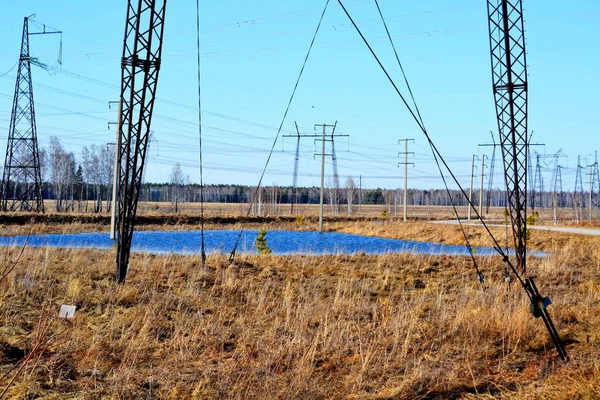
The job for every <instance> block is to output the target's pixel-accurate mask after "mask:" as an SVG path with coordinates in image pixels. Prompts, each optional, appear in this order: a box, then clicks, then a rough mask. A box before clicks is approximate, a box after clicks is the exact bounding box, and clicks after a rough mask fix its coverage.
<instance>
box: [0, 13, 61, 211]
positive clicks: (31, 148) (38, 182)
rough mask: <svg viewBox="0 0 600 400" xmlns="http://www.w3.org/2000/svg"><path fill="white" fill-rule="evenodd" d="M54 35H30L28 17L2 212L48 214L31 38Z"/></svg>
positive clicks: (14, 107) (5, 162)
mask: <svg viewBox="0 0 600 400" xmlns="http://www.w3.org/2000/svg"><path fill="white" fill-rule="evenodd" d="M54 33H61V32H60V31H54V30H52V31H47V30H46V26H44V29H43V31H41V32H29V17H25V19H24V21H23V37H22V39H21V53H20V55H19V67H18V69H17V82H16V85H15V97H14V100H13V106H12V114H11V116H10V127H9V129H8V142H7V144H6V157H5V159H4V173H3V175H2V188H1V191H2V204H1V208H2V211H34V212H42V213H43V212H44V201H43V198H42V176H41V170H40V153H39V150H38V140H37V129H36V125H35V107H34V101H33V83H32V80H31V62H32V61H34V62H35V61H36V60H35V59H32V57H30V54H29V36H30V35H44V34H54Z"/></svg>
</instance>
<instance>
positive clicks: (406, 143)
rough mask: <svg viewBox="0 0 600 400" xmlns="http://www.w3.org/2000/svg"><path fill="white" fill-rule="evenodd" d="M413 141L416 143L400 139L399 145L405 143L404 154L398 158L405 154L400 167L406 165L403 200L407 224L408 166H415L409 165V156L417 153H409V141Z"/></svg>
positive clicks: (404, 217) (404, 218)
mask: <svg viewBox="0 0 600 400" xmlns="http://www.w3.org/2000/svg"><path fill="white" fill-rule="evenodd" d="M409 140H412V142H413V143H414V142H415V139H400V140H398V143H400V142H404V152H402V153H398V156H400V154H404V162H403V163H398V166H400V165H402V164H404V199H403V204H404V214H403V215H404V216H403V220H404V222H406V219H407V217H408V208H407V204H406V203H407V201H408V195H407V193H408V164H411V165H415V164H414V163H409V162H408V155H409V154H410V155H414V154H415V153H413V152H410V153H409V152H408V141H409Z"/></svg>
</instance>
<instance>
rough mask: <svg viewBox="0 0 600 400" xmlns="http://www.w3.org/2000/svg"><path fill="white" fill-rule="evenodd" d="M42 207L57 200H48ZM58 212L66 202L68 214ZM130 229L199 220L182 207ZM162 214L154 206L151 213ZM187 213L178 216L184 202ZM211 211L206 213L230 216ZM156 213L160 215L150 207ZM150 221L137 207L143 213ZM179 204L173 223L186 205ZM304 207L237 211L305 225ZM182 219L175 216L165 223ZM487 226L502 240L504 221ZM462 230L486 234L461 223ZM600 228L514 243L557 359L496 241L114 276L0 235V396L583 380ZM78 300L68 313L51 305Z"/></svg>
mask: <svg viewBox="0 0 600 400" xmlns="http://www.w3.org/2000/svg"><path fill="white" fill-rule="evenodd" d="M54 217H60V215H58V214H55V215H54ZM71 217H72V216H71ZM155 217H156V218H155V219H149V220H144V219H141V221H145V222H144V223H142V224H141V226H140V228H141V229H190V228H192V229H197V228H198V226H197V225H196V224H194V223H189V222H190V221H192V220H193V219H190V220H186V218H187V217H186V216H185V215H182V216H160V215H156V216H155ZM161 218H162V220H161ZM189 218H191V217H189ZM231 218H232V219H228V220H227V219H218V218H217V219H213V220H210V221H209V222H208V223H207V228H232V229H236V228H239V227H240V226H241V221H239V220H237V219H236V218H239V217H231ZM160 221H163V223H159V222H160ZM4 222H6V220H4ZM106 222H107V221H106V219H105V218H104V219H99V220H97V221H96V222H94V221H93V220H91V221H90V220H86V219H82V222H75V223H73V219H71V220H68V219H67V218H66V217H65V218H64V219H61V218H58V219H57V220H53V219H52V218H50V219H48V220H46V221H45V222H40V223H36V224H34V225H27V224H26V225H24V226H20V225H16V224H4V225H3V229H2V231H3V234H16V233H27V232H31V233H40V232H81V231H93V230H106V229H107V225H106ZM146 222H147V223H146ZM186 222H187V223H186ZM315 222H316V220H315V218H314V216H310V215H309V216H306V217H305V218H304V219H303V220H301V221H298V220H296V219H295V218H291V217H290V218H287V219H286V218H265V219H262V220H249V221H246V222H245V224H246V226H247V227H259V226H265V227H266V228H267V229H303V230H304V229H314V226H315ZM177 223H178V224H179V225H174V224H177ZM325 227H326V229H327V230H329V231H339V232H349V233H359V234H367V235H376V236H382V237H394V238H403V239H413V240H426V241H441V242H445V243H452V244H461V243H463V239H462V234H461V232H460V230H459V228H458V227H457V226H445V225H435V224H425V223H424V222H423V221H413V222H409V223H406V224H403V223H401V222H398V221H395V220H394V219H393V218H387V219H383V218H379V217H377V216H376V215H374V216H373V217H359V218H356V219H354V220H344V219H341V218H339V219H333V218H332V219H329V220H327V221H326V224H325ZM493 229H494V233H495V234H496V235H497V236H498V237H499V238H502V241H504V240H505V239H504V234H505V229H504V228H502V227H495V228H493ZM467 232H468V235H469V237H470V239H471V240H472V242H473V244H474V245H476V246H483V245H490V241H489V239H488V238H487V236H486V235H485V234H484V231H483V229H482V228H480V227H467ZM599 245H600V238H597V237H585V236H575V235H571V234H561V233H550V232H544V231H532V233H531V239H530V242H529V246H530V248H531V249H539V250H544V251H546V252H548V253H549V257H548V258H542V259H534V258H531V259H530V260H529V269H530V271H531V272H532V273H534V274H535V275H536V280H537V282H538V286H539V288H540V290H541V291H542V294H544V295H549V296H550V297H551V298H552V300H553V302H554V304H553V305H552V306H551V308H550V312H551V315H552V317H553V319H554V321H555V323H556V325H557V328H558V329H559V331H560V333H561V335H562V337H563V339H564V340H565V343H567V351H568V352H569V355H570V356H571V361H570V362H569V363H564V362H562V361H560V360H559V359H557V357H556V354H555V350H554V348H553V345H552V343H551V342H550V340H549V337H548V334H547V332H546V330H545V328H544V326H543V323H542V322H541V320H536V319H534V318H533V317H532V316H531V314H530V313H529V305H528V303H527V299H526V297H525V295H524V292H523V291H522V290H521V289H520V288H519V287H518V286H517V285H516V284H515V283H512V284H511V285H510V286H508V285H507V284H506V283H505V282H504V278H503V267H502V265H501V264H502V263H501V260H499V259H498V258H491V257H490V258H484V259H479V260H478V262H479V263H480V267H481V269H482V270H483V272H484V274H485V275H486V281H485V284H484V285H483V286H481V285H480V284H479V283H478V281H477V280H476V279H475V274H474V270H473V267H472V265H471V263H470V261H469V260H468V259H467V258H465V257H446V256H413V255H384V256H364V255H354V256H321V257H311V256H293V257H292V256H286V257H276V256H243V255H238V256H237V258H236V263H234V264H233V265H229V263H228V262H227V258H226V256H223V255H211V256H209V258H208V260H207V266H206V267H205V268H203V267H202V266H201V264H200V260H199V258H198V257H190V256H175V255H171V256H153V255H147V254H133V255H132V259H131V265H130V273H129V275H128V278H127V282H126V284H125V285H123V286H116V285H115V284H114V280H113V279H114V254H113V252H104V251H94V250H57V249H52V250H50V249H33V248H26V249H24V250H23V253H22V254H20V251H21V249H0V252H1V254H2V256H1V257H2V259H3V262H2V264H1V265H2V267H1V269H0V277H2V278H1V282H0V293H1V294H0V296H1V297H0V318H1V319H2V324H1V327H0V351H1V352H2V353H1V355H2V358H1V363H0V392H1V391H2V390H5V388H7V390H6V392H5V393H4V397H5V398H36V397H41V398H56V399H63V398H73V399H93V398H174V399H175V398H176V399H179V398H207V399H210V398H255V399H264V398H356V399H363V398H364V399H412V398H421V399H446V398H508V399H510V398H514V399H521V398H531V399H547V398H556V399H563V398H564V399H566V398H589V399H593V398H597V396H598V394H599V393H600V361H598V360H600V305H599V300H600V290H599V289H600V251H599V250H598V249H599V248H600V246H599ZM61 304H74V305H77V307H78V311H77V315H76V318H75V319H74V320H73V321H72V322H67V321H60V320H58V319H57V318H56V316H57V313H58V308H59V306H60V305H61Z"/></svg>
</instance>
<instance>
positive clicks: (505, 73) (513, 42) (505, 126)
mask: <svg viewBox="0 0 600 400" xmlns="http://www.w3.org/2000/svg"><path fill="white" fill-rule="evenodd" d="M488 17H489V18H488V23H489V34H490V35H489V37H490V49H491V61H492V81H493V90H494V100H495V102H496V116H497V120H498V131H499V134H500V148H501V149H502V159H503V161H504V179H505V181H506V189H507V197H508V205H509V210H510V219H511V225H512V232H513V240H514V245H515V256H516V260H517V269H519V270H520V271H522V272H525V270H526V266H525V263H526V247H527V246H526V242H525V232H526V228H527V226H526V225H527V152H528V146H527V143H528V136H527V60H526V54H525V33H524V27H523V9H522V5H521V0H510V1H509V0H488Z"/></svg>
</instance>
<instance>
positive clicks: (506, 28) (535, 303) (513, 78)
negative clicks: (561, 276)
mask: <svg viewBox="0 0 600 400" xmlns="http://www.w3.org/2000/svg"><path fill="white" fill-rule="evenodd" d="M487 8H488V23H489V34H490V50H491V60H492V81H493V89H494V100H495V102H496V115H497V118H498V131H499V134H500V148H501V149H502V160H503V161H504V179H505V181H506V191H507V194H508V195H507V197H508V205H509V208H510V219H511V225H512V231H513V239H514V245H515V255H516V261H517V262H516V269H514V271H515V273H517V271H519V272H520V275H521V276H519V274H518V275H517V277H518V279H519V281H520V282H521V284H522V285H523V288H524V289H525V291H526V292H527V296H528V297H529V300H530V301H531V305H530V310H531V312H532V314H533V316H534V317H535V318H539V317H541V318H542V319H543V321H544V324H545V325H546V328H547V329H548V332H549V333H550V336H551V337H552V341H553V342H554V345H555V346H556V350H557V351H558V354H559V356H560V357H561V358H562V359H563V360H567V359H568V358H569V357H568V355H567V352H566V350H565V348H564V346H563V344H562V341H561V339H560V336H559V334H558V331H557V329H556V327H555V326H554V323H553V322H552V319H551V318H550V314H549V313H548V309H547V307H548V306H549V305H550V304H551V301H550V299H549V298H548V297H542V295H541V294H540V292H539V290H538V289H537V287H536V285H535V283H534V281H533V278H532V277H531V278H525V279H524V280H523V279H522V275H525V273H526V265H525V263H526V257H527V242H526V238H527V164H528V157H527V155H528V152H529V151H528V150H529V142H528V136H527V61H526V56H525V32H524V27H523V7H522V4H521V0H488V2H487ZM507 261H508V260H507Z"/></svg>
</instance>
